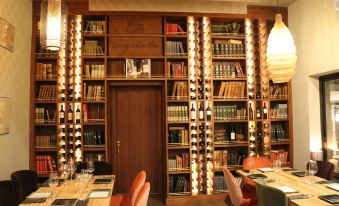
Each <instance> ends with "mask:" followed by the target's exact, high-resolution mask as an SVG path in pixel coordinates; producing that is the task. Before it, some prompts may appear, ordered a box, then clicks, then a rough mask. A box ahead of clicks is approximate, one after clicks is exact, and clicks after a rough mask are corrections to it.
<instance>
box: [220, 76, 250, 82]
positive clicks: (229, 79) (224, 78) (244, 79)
mask: <svg viewBox="0 0 339 206" xmlns="http://www.w3.org/2000/svg"><path fill="white" fill-rule="evenodd" d="M213 80H214V81H215V80H220V81H247V78H246V77H229V76H218V77H217V76H213Z"/></svg>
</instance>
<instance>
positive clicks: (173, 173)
mask: <svg viewBox="0 0 339 206" xmlns="http://www.w3.org/2000/svg"><path fill="white" fill-rule="evenodd" d="M190 173H191V169H188V170H177V171H168V174H170V175H178V174H190Z"/></svg>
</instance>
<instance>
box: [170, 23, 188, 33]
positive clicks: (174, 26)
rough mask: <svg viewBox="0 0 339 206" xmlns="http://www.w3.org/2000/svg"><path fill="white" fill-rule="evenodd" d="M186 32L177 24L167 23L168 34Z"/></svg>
mask: <svg viewBox="0 0 339 206" xmlns="http://www.w3.org/2000/svg"><path fill="white" fill-rule="evenodd" d="M184 32H185V30H184V29H183V28H182V27H181V25H180V24H177V23H166V33H184Z"/></svg>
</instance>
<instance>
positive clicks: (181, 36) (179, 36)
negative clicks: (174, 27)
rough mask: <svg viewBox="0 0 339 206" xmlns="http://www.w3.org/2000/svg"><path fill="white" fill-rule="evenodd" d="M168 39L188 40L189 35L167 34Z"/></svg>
mask: <svg viewBox="0 0 339 206" xmlns="http://www.w3.org/2000/svg"><path fill="white" fill-rule="evenodd" d="M166 38H187V33H185V34H166Z"/></svg>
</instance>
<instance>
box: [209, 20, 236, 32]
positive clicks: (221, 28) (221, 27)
mask: <svg viewBox="0 0 339 206" xmlns="http://www.w3.org/2000/svg"><path fill="white" fill-rule="evenodd" d="M241 27H242V25H241V24H240V23H237V22H230V23H224V24H212V25H211V32H212V34H239V33H240V29H241Z"/></svg>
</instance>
